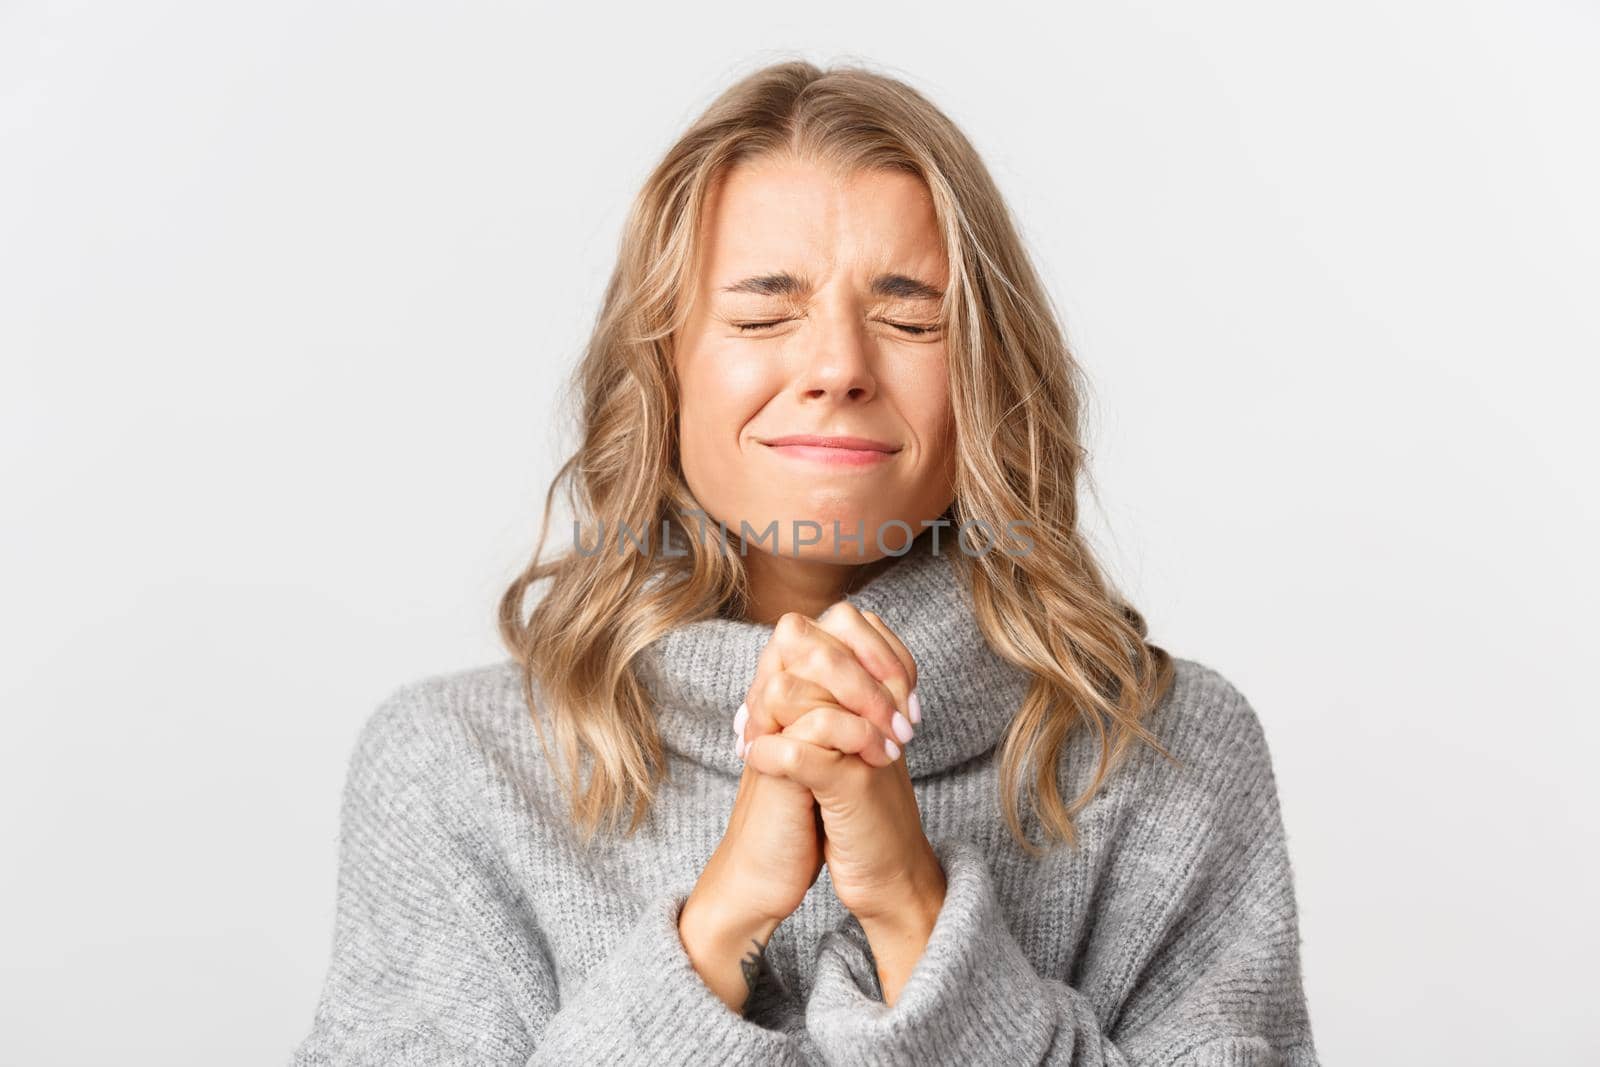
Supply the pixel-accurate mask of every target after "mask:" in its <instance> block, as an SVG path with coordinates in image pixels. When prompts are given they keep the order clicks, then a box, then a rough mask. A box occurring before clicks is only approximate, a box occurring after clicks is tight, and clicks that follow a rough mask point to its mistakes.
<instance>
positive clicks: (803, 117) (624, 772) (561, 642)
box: [498, 60, 1173, 853]
mask: <svg viewBox="0 0 1600 1067" xmlns="http://www.w3.org/2000/svg"><path fill="white" fill-rule="evenodd" d="M776 153H793V154H795V155H797V156H799V157H800V158H804V159H808V160H814V161H816V162H818V163H820V164H823V165H826V166H831V167H834V168H838V171H839V172H840V173H852V172H855V171H857V170H860V169H863V168H894V169H898V170H901V171H906V172H909V173H912V174H915V175H917V176H918V177H919V178H921V179H922V181H923V182H925V183H926V185H927V187H928V189H929V191H930V192H931V193H932V197H933V202H934V206H935V211H936V217H937V219H938V224H939V226H940V228H941V230H942V231H943V235H944V242H945V248H946V252H947V255H948V261H949V270H950V284H948V285H947V287H946V295H945V298H944V304H943V322H944V324H945V330H946V345H947V348H946V351H947V359H948V363H949V367H950V396H951V402H952V405H953V408H954V416H955V424H956V448H957V452H958V456H959V462H958V464H957V467H958V470H957V475H956V483H955V502H954V504H953V505H952V509H951V512H950V513H949V514H950V516H951V518H952V520H953V522H954V523H956V524H957V525H959V524H960V523H961V522H964V521H966V519H967V517H969V516H972V517H983V518H984V519H986V520H987V519H992V518H993V517H994V516H1008V517H1014V518H1017V519H1023V520H1026V521H1027V522H1029V523H1031V526H1029V527H1027V528H1028V529H1029V530H1030V531H1031V532H1032V535H1033V538H1034V547H1033V550H1032V551H1031V552H1029V553H1027V554H1016V553H1004V552H985V553H984V554H983V555H982V556H968V555H967V554H965V553H963V554H960V555H959V556H955V557H952V558H958V559H962V560H964V564H963V567H964V570H965V574H966V581H967V582H968V584H969V586H970V588H971V591H972V596H973V604H974V607H975V613H976V617H977V620H978V622H979V624H980V626H981V628H982V630H983V632H984V634H985V636H986V638H987V639H988V641H989V643H990V645H991V646H992V647H993V648H994V649H995V651H996V652H997V654H999V655H1000V656H1002V657H1003V658H1004V659H1006V660H1008V661H1010V662H1012V663H1014V664H1016V665H1018V666H1020V667H1022V668H1024V669H1026V670H1027V671H1029V672H1030V673H1031V674H1032V675H1033V679H1034V680H1033V682H1032V683H1031V685H1030V687H1029V690H1028V693H1027V696H1026V698H1025V700H1024V701H1023V704H1022V706H1021V708H1020V709H1019V710H1018V712H1017V714H1016V716H1015V718H1014V720H1013V721H1012V723H1011V725H1010V727H1009V729H1008V731H1007V734H1006V736H1005V738H1004V740H1003V741H1002V743H1001V748H1000V760H1001V762H1000V781H1001V794H1002V795H1001V797H1000V803H1001V805H1002V808H1003V810H1004V812H1005V818H1006V822H1007V825H1008V826H1009V827H1010V829H1011V832H1012V834H1013V836H1014V837H1015V838H1016V839H1017V841H1018V842H1019V843H1020V844H1021V846H1022V847H1023V848H1024V849H1026V850H1027V851H1029V852H1030V853H1033V852H1037V849H1036V847H1035V846H1034V845H1033V843H1032V842H1030V841H1028V840H1027V839H1026V837H1025V834H1024V831H1023V829H1022V826H1021V822H1020V818H1019V814H1018V813H1019V807H1018V805H1019V803H1020V802H1021V800H1022V799H1023V795H1024V794H1025V795H1026V798H1027V799H1028V800H1031V801H1032V803H1033V804H1034V806H1035V810H1036V812H1037V814H1038V816H1039V820H1040V823H1041V825H1042V826H1044V827H1045V829H1046V832H1047V833H1048V834H1049V835H1051V836H1053V837H1056V838H1061V839H1065V840H1067V841H1069V842H1074V843H1075V842H1076V840H1077V831H1076V828H1075V826H1074V824H1073V816H1074V815H1075V814H1076V813H1077V812H1078V811H1079V810H1080V809H1081V808H1082V807H1083V806H1084V805H1085V804H1087V803H1088V802H1089V801H1090V800H1091V799H1092V798H1093V796H1094V794H1095V792H1096V791H1097V790H1098V789H1099V787H1100V785H1101V783H1102V782H1103V780H1104V779H1105V777H1106V775H1107V774H1109V773H1110V771H1111V770H1112V768H1114V767H1115V766H1116V765H1117V764H1118V763H1119V762H1120V761H1121V759H1122V758H1123V756H1124V754H1125V753H1126V751H1127V749H1128V748H1129V747H1130V745H1132V744H1133V743H1134V741H1135V740H1136V739H1142V740H1144V741H1145V742H1147V743H1149V744H1151V745H1153V746H1154V747H1155V748H1156V749H1157V750H1158V751H1161V752H1162V753H1163V754H1164V755H1168V758H1171V757H1170V754H1167V753H1166V751H1165V749H1163V748H1162V747H1161V745H1160V744H1159V743H1158V742H1157V741H1156V738H1155V737H1154V735H1153V734H1151V733H1150V732H1149V731H1148V730H1147V729H1145V727H1144V726H1143V725H1142V723H1141V721H1140V720H1141V719H1142V718H1144V717H1145V715H1146V714H1147V713H1148V712H1149V711H1150V710H1151V709H1153V708H1154V707H1155V706H1156V705H1157V704H1159V702H1160V701H1161V699H1162V697H1163V696H1164V695H1165V694H1166V692H1167V690H1168V689H1169V688H1170V686H1171V683H1172V677H1173V664H1172V660H1171V657H1170V656H1169V655H1168V654H1167V653H1166V652H1165V651H1164V650H1162V649H1161V648H1159V647H1158V646H1156V645H1154V644H1151V643H1149V642H1147V641H1146V640H1145V636H1146V634H1147V632H1148V629H1147V627H1146V624H1145V621H1144V618H1143V617H1142V616H1141V615H1140V613H1139V612H1138V611H1137V610H1135V609H1134V608H1133V607H1132V606H1131V605H1130V604H1128V603H1126V602H1125V601H1124V600H1123V599H1122V598H1121V597H1120V596H1119V595H1118V594H1117V593H1116V591H1115V590H1114V589H1113V588H1112V587H1111V585H1110V583H1109V582H1108V581H1107V579H1106V578H1105V577H1104V576H1103V575H1102V573H1101V569H1100V567H1099V566H1098V565H1097V563H1096V561H1095V559H1094V558H1093V556H1092V554H1091V552H1090V550H1089V547H1088V545H1087V544H1086V542H1085V539H1084V537H1083V536H1082V535H1081V534H1080V532H1079V529H1078V497H1077V490H1078V483H1079V478H1080V476H1086V472H1085V467H1084V463H1085V451H1084V448H1083V445H1082V443H1081V441H1080V417H1081V415H1080V406H1081V404H1082V400H1083V396H1084V388H1083V382H1082V372H1081V370H1080V368H1079V366H1078V364H1077V361H1076V360H1075V359H1074V358H1073V356H1072V353H1071V351H1070V350H1069V349H1068V346H1067V343H1066V339H1065V337H1064V335H1063V333H1062V330H1061V328H1060V326H1059V324H1058V321H1057V316H1056V314H1055V311H1054V308H1053V306H1052V304H1051V301H1050V298H1049V297H1048V295H1047V294H1046V292H1045V289H1044V287H1043V285H1042V284H1041V283H1040V280H1039V278H1038V276H1037V274H1036V273H1035V270H1034V268H1033V266H1032V265H1031V263H1030V262H1029V259H1028V256H1027V254H1026V252H1025V250H1024V247H1023V244H1022V241H1021V238H1020V237H1019V236H1018V233H1017V231H1016V228H1015V226H1014V225H1013V222H1012V219H1011V217H1010V215H1009V212H1008V210H1007V208H1006V206H1005V204H1004V202H1003V200H1002V198H1001V196H1000V192H999V190H998V189H997V188H996V186H995V184H994V182H993V180H992V179H991V177H990V175H989V173H988V171H987V169H986V168H985V167H984V165H983V163H982V161H981V160H980V158H979V156H978V153H977V151H976V150H975V149H974V148H973V146H972V145H971V144H970V143H969V142H968V141H967V139H966V137H965V136H964V135H963V134H962V133H961V132H960V130H958V129H957V128H956V126H955V125H954V124H953V123H952V122H951V121H950V119H949V118H948V117H947V116H945V115H944V114H943V113H942V112H941V111H939V109H938V108H936V107H935V106H934V105H933V104H932V103H931V102H930V101H929V100H927V99H926V98H925V97H924V96H923V95H921V94H920V93H919V92H917V91H916V90H914V89H912V88H911V87H910V86H908V85H906V84H904V83H903V82H901V81H899V80H896V79H894V78H891V77H889V76H886V75H884V74H880V73H877V72H875V71H872V70H869V69H865V68H863V67H861V66H857V65H850V66H835V67H833V68H831V69H827V70H824V69H821V68H819V67H817V66H815V65H813V64H811V63H808V62H804V61H800V60H794V61H788V62H781V63H776V64H773V65H770V66H767V67H764V68H763V69H761V70H758V71H755V72H754V73H752V74H750V75H748V76H746V77H744V78H742V79H741V80H739V81H738V82H737V83H736V84H734V85H732V86H731V87H729V88H728V89H727V90H726V91H724V92H723V93H722V94H721V95H720V96H718V97H717V99H716V100H715V101H713V102H712V103H711V105H710V106H709V107H708V108H707V109H706V110H705V112H704V113H703V114H702V115H701V116H700V118H699V119H698V120H696V121H695V122H694V123H693V124H692V125H691V126H690V128H689V129H688V130H687V131H686V132H685V133H684V134H683V136H682V137H681V138H679V140H678V141H677V143H676V144H674V145H673V146H672V147H671V149H670V150H669V151H668V152H667V153H666V155H665V157H664V158H663V159H662V160H661V162H660V163H659V164H658V165H657V166H656V168H655V169H654V171H653V172H652V173H651V174H650V176H649V178H648V180H647V181H646V182H645V183H644V186H643V188H642V189H641V190H640V192H639V194H638V196H637V197H636V198H635V200H634V202H633V205H632V207H631V210H630V212H629V215H628V218H627V221H626V224H625V227H624V231H623V234H622V237H621V242H620V249H619V255H618V258H617V262H616V266H615V269H614V270H613V272H612V274H611V278H610V282H609V284H608V285H607V287H606V292H605V298H604V301H603V304H602V307H601V309H600V312H599V315H598V317H597V320H596V322H595V326H594V330H593V333H592V335H591V336H590V338H589V341H588V344H587V347H586V350H585V352H584V355H583V358H582V360H581V362H580V364H579V366H578V368H577V370H576V373H575V375H574V378H573V380H572V382H571V385H570V390H571V391H570V392H569V394H568V400H569V402H570V401H576V403H577V405H578V407H579V410H578V412H577V419H578V423H579V431H580V437H581V441H580V443H579V445H578V448H577V450H576V451H575V452H574V453H573V454H572V455H571V457H570V458H568V459H567V460H566V462H565V463H564V464H563V465H562V466H561V468H560V469H559V471H558V472H557V474H556V476H555V478H554V479H553V480H552V482H551V485H550V488H549V492H548V493H547V495H546V499H545V510H544V520H543V525H542V528H541V530H540V534H539V540H538V544H537V546H536V548H535V550H534V555H533V559H532V562H530V563H529V565H528V566H527V568H526V569H525V570H523V571H522V573H521V574H520V575H518V577H517V578H516V580H515V581H514V582H512V583H511V585H510V587H509V588H508V589H507V590H506V591H505V593H504V595H503V596H502V597H501V599H500V603H499V612H498V616H499V617H498V624H499V630H500V635H501V639H502V640H503V641H504V643H505V645H506V647H507V648H509V649H510V651H511V653H512V655H513V657H514V658H515V659H516V661H517V662H518V663H519V664H520V665H521V667H522V678H523V689H524V695H525V696H526V699H527V701H528V703H529V708H530V711H534V715H533V718H534V722H535V724H536V726H537V724H538V722H539V715H538V713H537V710H536V709H535V707H534V701H535V700H536V699H538V700H540V701H542V705H543V710H544V711H545V712H546V713H547V714H548V715H549V716H550V719H551V722H552V724H553V729H554V732H555V734H556V737H557V742H558V746H559V748H560V750H561V752H562V755H563V758H564V764H565V773H564V774H560V772H559V771H558V775H559V776H560V779H561V781H562V783H563V790H564V792H565V794H566V796H567V799H568V801H569V803H570V805H571V810H572V816H573V820H574V823H575V824H576V825H577V826H578V827H579V828H580V829H581V830H582V832H583V833H584V834H585V836H586V837H592V835H593V834H594V832H595V831H596V829H597V828H598V826H599V825H600V824H601V823H602V822H605V823H606V824H607V825H608V826H612V827H614V826H615V825H616V823H617V822H618V821H619V819H620V816H621V813H622V811H623V810H624V808H626V807H629V806H630V801H631V809H632V818H631V820H630V822H629V825H628V833H629V834H631V833H632V832H633V830H634V829H635V828H636V827H637V826H638V825H639V822H640V820H641V819H642V818H643V816H644V815H645V813H646V810H647V808H648V806H649V804H651V803H652V802H653V801H654V799H655V783H656V781H657V779H658V776H660V775H662V774H665V773H666V767H667V765H666V760H665V758H664V753H663V749H662V745H661V739H660V735H659V733H658V731H657V729H656V724H655V718H654V713H653V710H652V707H651V703H650V700H649V697H648V695H647V692H646V690H645V689H644V686H643V684H642V682H641V680H640V679H639V678H638V677H637V676H636V675H635V672H634V667H633V664H634V659H635V657H636V656H637V655H638V654H639V653H640V652H641V650H643V649H644V648H646V646H648V645H649V644H650V643H651V642H652V641H654V640H655V639H656V638H657V637H659V636H661V635H662V634H664V633H666V632H667V631H669V630H671V629H673V628H675V627H678V626H681V625H683V624H685V623H689V622H693V621H696V620H700V619H705V618H710V617H714V616H717V615H729V616H731V617H735V618H737V617H741V613H742V611H743V609H744V605H745V604H746V603H747V596H748V586H747V579H746V575H745V572H744V567H743V562H742V559H741V557H740V554H739V551H738V548H737V546H736V544H735V543H733V542H734V539H733V537H732V536H731V535H730V537H729V538H728V539H727V540H726V541H723V540H719V539H717V538H704V537H701V536H693V533H694V524H693V523H692V522H691V521H690V520H689V519H688V518H687V517H686V516H688V515H690V514H693V513H695V511H696V510H697V509H698V504H697V503H696V501H695V499H694V497H693V496H692V495H691V494H690V492H689V489H688V485H687V483H686V482H685V480H684V476H683V472H682V470H681V468H680V465H679V458H678V425H677V412H678V394H677V389H678V383H677V381H676V378H675V375H674V371H673V362H672V344H673V338H674V336H675V335H676V333H677V331H678V330H679V329H680V328H681V326H682V325H683V322H684V319H685V317H686V312H687V309H688V300H687V299H686V298H685V296H686V294H690V293H692V291H693V290H692V286H693V284H694V279H695V278H696V276H697V275H696V272H697V269H698V266H699V259H698V257H699V254H700V242H699V234H700V230H701V223H702V219H701V213H702V206H703V204H704V202H705V199H706V196H707V191H708V189H709V188H711V187H712V186H713V183H714V182H715V181H716V180H717V179H718V177H719V176H720V175H721V174H723V173H724V172H725V170H726V169H727V168H729V167H731V166H733V165H735V164H737V163H739V162H740V161H742V160H749V159H752V158H756V157H761V156H766V155H769V154H776ZM563 487H565V489H566V496H567V498H568V499H569V501H570V505H571V508H572V514H573V518H574V519H575V520H576V522H577V523H579V524H581V525H583V526H584V527H585V528H590V527H591V526H592V525H593V522H594V520H595V519H597V518H599V517H604V518H607V519H609V520H611V521H612V522H613V523H618V524H620V523H627V524H628V527H629V528H630V529H632V530H663V529H670V530H671V531H672V533H673V535H674V537H675V538H676V535H677V533H678V532H680V531H681V533H682V534H683V535H684V536H683V538H682V539H683V540H684V541H686V542H687V546H688V549H689V551H688V554H687V555H685V556H682V557H677V556H669V555H666V554H664V553H646V552H628V553H609V552H601V553H598V554H595V555H592V556H581V555H579V553H578V552H577V550H576V549H574V550H573V551H571V552H568V553H567V554H564V555H562V556H560V557H558V558H555V559H552V560H543V559H542V557H543V554H544V545H545V541H546V538H547V536H548V534H549V529H550V517H551V510H552V505H553V504H554V502H555V499H556V495H557V493H558V491H559V490H561V489H562V488H563ZM663 523H667V524H671V526H670V527H667V526H663ZM708 542H709V543H708ZM546 579H548V580H549V584H548V587H547V588H545V589H544V590H543V593H542V596H541V597H540V598H539V599H538V602H537V604H536V605H535V606H534V607H533V609H532V611H531V613H528V614H526V615H525V614H524V600H525V597H526V594H527V592H528V590H529V588H530V587H531V586H532V585H534V584H535V583H537V582H542V581H544V580H546ZM1074 728H1087V729H1092V730H1094V731H1095V733H1096V735H1097V738H1098V741H1099V746H1100V758H1099V762H1098V765H1097V767H1096V770H1095V775H1094V779H1093V781H1092V782H1091V783H1090V784H1089V785H1088V786H1087V787H1086V788H1085V789H1084V791H1083V792H1082V793H1081V794H1080V795H1079V796H1077V797H1076V798H1074V799H1073V801H1072V802H1071V803H1067V802H1065V801H1063V799H1062V797H1061V794H1060V791H1059V790H1058V789H1057V761H1058V758H1059V757H1060V755H1061V752H1062V749H1063V746H1064V743H1065V741H1066V739H1067V737H1068V735H1069V732H1070V731H1071V730H1072V729H1074ZM538 731H539V736H540V739H541V743H543V744H544V747H545V754H546V758H547V759H550V758H552V757H551V753H550V746H549V742H548V740H547V739H546V737H545V733H544V730H543V728H542V727H538ZM585 764H587V765H588V767H589V769H590V774H589V775H588V778H587V781H585V780H584V779H583V775H582V770H583V768H584V766H585Z"/></svg>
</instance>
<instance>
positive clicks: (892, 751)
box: [883, 716, 900, 760]
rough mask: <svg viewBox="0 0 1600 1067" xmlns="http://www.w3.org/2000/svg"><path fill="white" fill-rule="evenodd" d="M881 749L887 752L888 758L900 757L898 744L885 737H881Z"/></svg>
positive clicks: (895, 758)
mask: <svg viewBox="0 0 1600 1067" xmlns="http://www.w3.org/2000/svg"><path fill="white" fill-rule="evenodd" d="M897 718H898V716H897ZM883 750H884V751H885V752H887V753H888V754H889V758H890V759H891V760H897V759H899V758H900V746H899V745H897V744H895V743H894V742H893V741H891V740H889V739H888V738H887V737H885V738H884V739H883Z"/></svg>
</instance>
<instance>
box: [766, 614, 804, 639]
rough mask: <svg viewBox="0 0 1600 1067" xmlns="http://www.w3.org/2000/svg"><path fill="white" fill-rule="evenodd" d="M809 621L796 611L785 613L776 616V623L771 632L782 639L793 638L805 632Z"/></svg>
mask: <svg viewBox="0 0 1600 1067" xmlns="http://www.w3.org/2000/svg"><path fill="white" fill-rule="evenodd" d="M809 621H810V620H808V619H807V618H806V617H805V616H804V615H802V614H800V612H798V611H786V612H784V613H783V614H782V615H779V616H778V622H777V624H776V625H775V626H774V627H773V630H774V632H775V633H777V634H779V635H780V636H782V637H786V638H795V637H799V636H800V635H801V634H803V633H805V632H806V626H807V625H808V623H809Z"/></svg>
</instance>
